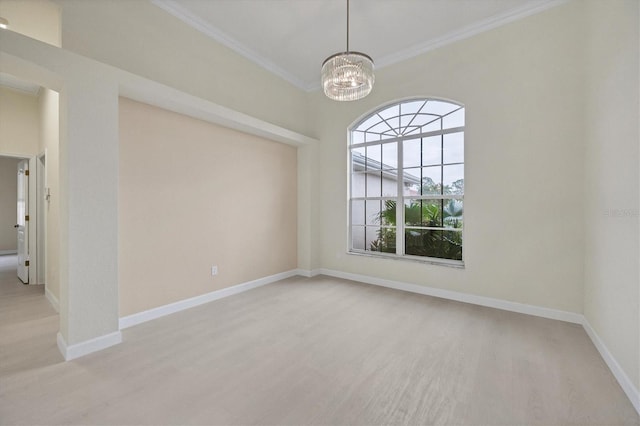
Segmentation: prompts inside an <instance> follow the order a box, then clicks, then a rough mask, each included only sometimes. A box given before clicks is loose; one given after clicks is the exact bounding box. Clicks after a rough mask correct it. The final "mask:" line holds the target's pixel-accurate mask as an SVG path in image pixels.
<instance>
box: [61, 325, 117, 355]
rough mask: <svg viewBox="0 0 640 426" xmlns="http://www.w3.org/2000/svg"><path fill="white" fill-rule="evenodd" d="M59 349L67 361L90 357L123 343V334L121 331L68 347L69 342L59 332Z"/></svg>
mask: <svg viewBox="0 0 640 426" xmlns="http://www.w3.org/2000/svg"><path fill="white" fill-rule="evenodd" d="M57 341H58V349H59V350H60V353H61V354H62V356H63V357H64V359H65V360H66V361H71V360H72V359H76V358H80V357H81V356H84V355H88V354H90V353H93V352H97V351H101V350H103V349H106V348H108V347H109V346H114V345H117V344H118V343H121V342H122V334H121V333H120V331H114V332H113V333H109V334H105V335H104V336H100V337H96V338H94V339H89V340H85V341H84V342H80V343H76V344H75V345H67V342H66V341H65V340H64V337H62V334H60V333H59V332H58V336H57Z"/></svg>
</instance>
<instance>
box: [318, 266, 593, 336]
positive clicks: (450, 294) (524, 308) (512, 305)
mask: <svg viewBox="0 0 640 426" xmlns="http://www.w3.org/2000/svg"><path fill="white" fill-rule="evenodd" d="M320 273H321V274H323V275H329V276H331V277H336V278H343V279H346V280H352V281H359V282H362V283H366V284H373V285H377V286H381V287H388V288H395V289H397V290H403V291H408V292H410V293H417V294H423V295H426V296H434V297H440V298H442V299H449V300H455V301H458V302H464V303H471V304H474V305H480V306H487V307H490V308H495V309H502V310H503V311H510V312H518V313H521V314H527V315H534V316H537V317H542V318H549V319H555V320H560V321H565V322H570V323H574V324H582V322H583V316H582V315H581V314H578V313H575V312H567V311H560V310H557V309H551V308H544V307H541V306H534V305H527V304H524V303H518V302H509V301H507V300H501V299H494V298H491V297H485V296H477V295H474V294H468V293H460V292H457V291H451V290H444V289H440V288H434V287H426V286H422V285H418V284H410V283H405V282H401V281H392V280H386V279H382V278H377V277H371V276H367V275H359V274H352V273H349V272H341V271H335V270H332V269H320Z"/></svg>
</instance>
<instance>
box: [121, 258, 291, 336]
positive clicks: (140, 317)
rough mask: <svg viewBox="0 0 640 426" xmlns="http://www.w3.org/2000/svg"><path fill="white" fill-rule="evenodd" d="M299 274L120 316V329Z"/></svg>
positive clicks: (258, 280)
mask: <svg viewBox="0 0 640 426" xmlns="http://www.w3.org/2000/svg"><path fill="white" fill-rule="evenodd" d="M296 275H298V270H296V269H294V270H291V271H287V272H282V273H279V274H275V275H270V276H268V277H264V278H259V279H257V280H253V281H249V282H246V283H243V284H238V285H234V286H233V287H227V288H223V289H220V290H216V291H212V292H211V293H206V294H203V295H200V296H196V297H192V298H190V299H184V300H180V301H178V302H174V303H170V304H168V305H164V306H159V307H157V308H153V309H149V310H148V311H142V312H138V313H136V314H132V315H127V316H125V317H122V318H120V329H121V330H122V329H125V328H129V327H133V326H134V325H137V324H141V323H143V322H147V321H151V320H153V319H156V318H160V317H163V316H165V315H170V314H173V313H176V312H180V311H184V310H185V309H189V308H193V307H195V306H199V305H202V304H204V303H209V302H213V301H214V300H218V299H222V298H223V297H229V296H232V295H234V294H238V293H242V292H244V291H247V290H251V289H252V288H256V287H260V286H263V285H266V284H271V283H273V282H276V281H280V280H283V279H285V278H289V277H293V276H296Z"/></svg>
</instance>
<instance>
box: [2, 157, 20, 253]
mask: <svg viewBox="0 0 640 426" xmlns="http://www.w3.org/2000/svg"><path fill="white" fill-rule="evenodd" d="M19 161H20V160H19V159H17V158H11V157H0V252H3V251H5V252H6V251H15V250H17V248H18V240H17V234H16V230H15V228H14V227H13V225H15V224H16V200H17V199H18V175H17V171H18V162H19Z"/></svg>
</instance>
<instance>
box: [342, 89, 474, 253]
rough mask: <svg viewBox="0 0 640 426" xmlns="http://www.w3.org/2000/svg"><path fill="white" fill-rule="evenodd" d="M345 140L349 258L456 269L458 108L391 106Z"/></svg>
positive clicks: (460, 187) (460, 172)
mask: <svg viewBox="0 0 640 426" xmlns="http://www.w3.org/2000/svg"><path fill="white" fill-rule="evenodd" d="M349 136H350V138H349V164H350V173H349V177H350V185H349V218H350V224H349V239H350V246H349V249H350V252H352V253H363V254H377V255H380V256H391V257H403V258H412V259H416V260H423V261H435V262H438V263H451V264H462V242H463V239H462V231H463V225H464V220H463V198H464V106H462V105H459V104H456V103H454V102H450V101H443V100H438V99H417V100H416V99H412V100H407V101H402V102H399V103H394V104H392V105H387V106H385V107H383V108H382V109H380V110H378V111H376V112H374V113H373V114H371V115H368V116H366V117H364V118H363V119H361V120H359V121H358V122H356V123H355V124H354V125H353V126H352V127H351V128H350V129H349Z"/></svg>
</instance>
